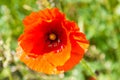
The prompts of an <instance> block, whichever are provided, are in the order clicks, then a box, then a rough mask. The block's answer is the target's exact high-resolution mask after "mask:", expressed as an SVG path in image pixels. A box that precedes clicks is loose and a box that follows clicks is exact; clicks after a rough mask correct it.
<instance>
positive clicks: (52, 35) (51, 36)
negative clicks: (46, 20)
mask: <svg viewBox="0 0 120 80" xmlns="http://www.w3.org/2000/svg"><path fill="white" fill-rule="evenodd" d="M56 38H57V36H56V34H54V33H51V34H49V39H50V40H52V41H53V40H56Z"/></svg>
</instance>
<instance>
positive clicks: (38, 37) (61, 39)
mask: <svg viewBox="0 0 120 80" xmlns="http://www.w3.org/2000/svg"><path fill="white" fill-rule="evenodd" d="M23 23H24V26H25V29H24V33H23V34H22V35H21V36H20V37H19V39H18V42H19V47H18V48H17V54H18V55H19V57H20V60H21V61H23V62H24V63H25V64H26V65H27V66H28V67H29V68H31V69H33V70H35V71H38V72H43V73H46V74H58V73H61V72H64V71H67V70H70V69H71V68H73V67H74V66H75V65H76V64H78V63H79V61H80V60H81V59H82V57H83V55H84V52H85V50H86V49H87V47H88V44H89V43H88V41H87V40H86V38H85V35H84V34H83V33H82V32H79V27H78V26H77V25H76V23H75V22H73V21H69V20H66V18H65V15H64V14H63V13H61V12H60V11H59V10H58V9H57V8H53V9H45V10H41V11H39V12H32V13H31V14H30V15H29V16H27V17H26V18H25V19H24V20H23Z"/></svg>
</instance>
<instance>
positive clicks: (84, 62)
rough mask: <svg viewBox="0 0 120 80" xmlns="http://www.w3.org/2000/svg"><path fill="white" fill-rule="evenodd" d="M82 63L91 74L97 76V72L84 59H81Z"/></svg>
mask: <svg viewBox="0 0 120 80" xmlns="http://www.w3.org/2000/svg"><path fill="white" fill-rule="evenodd" d="M81 64H82V65H83V66H84V68H85V69H87V70H88V71H89V72H90V74H91V75H93V76H95V73H94V72H93V71H92V69H91V68H90V66H89V65H88V64H87V62H86V61H85V60H84V59H82V60H81Z"/></svg>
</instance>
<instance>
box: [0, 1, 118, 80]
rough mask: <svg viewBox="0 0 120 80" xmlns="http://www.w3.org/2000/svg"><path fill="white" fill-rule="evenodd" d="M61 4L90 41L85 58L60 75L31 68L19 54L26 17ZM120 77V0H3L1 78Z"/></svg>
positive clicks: (0, 4) (73, 79)
mask: <svg viewBox="0 0 120 80" xmlns="http://www.w3.org/2000/svg"><path fill="white" fill-rule="evenodd" d="M50 7H57V8H59V9H60V10H61V11H62V12H64V13H65V14H66V16H67V18H68V19H69V20H74V21H76V22H77V24H78V25H79V27H80V28H81V31H83V32H84V33H85V34H86V36H87V39H88V40H89V41H90V47H89V50H88V51H87V52H86V54H85V57H84V60H82V61H81V63H80V64H78V65H77V66H75V67H74V69H72V70H70V71H68V72H66V73H64V74H60V75H45V74H42V73H37V72H34V71H32V70H30V69H28V68H27V67H26V66H25V65H24V64H23V63H22V62H20V61H19V59H18V57H17V56H16V54H15V52H16V51H15V49H16V47H17V38H18V37H19V35H20V34H21V33H22V32H23V24H22V20H23V18H24V17H25V16H26V15H29V14H30V13H31V12H33V11H39V10H41V9H44V8H50ZM94 76H95V77H97V80H120V0H0V80H95V79H94Z"/></svg>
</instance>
